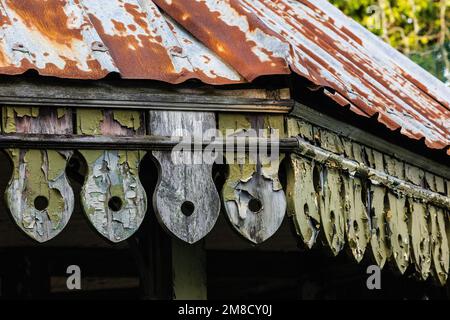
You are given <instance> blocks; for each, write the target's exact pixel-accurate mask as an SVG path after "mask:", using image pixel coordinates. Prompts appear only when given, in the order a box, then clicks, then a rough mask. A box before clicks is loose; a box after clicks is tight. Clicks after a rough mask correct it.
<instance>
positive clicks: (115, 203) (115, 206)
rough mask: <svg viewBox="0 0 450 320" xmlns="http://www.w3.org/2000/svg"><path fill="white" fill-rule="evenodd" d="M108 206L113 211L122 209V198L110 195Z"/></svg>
mask: <svg viewBox="0 0 450 320" xmlns="http://www.w3.org/2000/svg"><path fill="white" fill-rule="evenodd" d="M108 207H109V208H110V209H111V210H112V211H114V212H117V211H119V210H120V209H122V199H120V198H119V197H116V196H114V197H111V199H109V201H108Z"/></svg>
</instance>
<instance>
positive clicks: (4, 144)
mask: <svg viewBox="0 0 450 320" xmlns="http://www.w3.org/2000/svg"><path fill="white" fill-rule="evenodd" d="M262 143H264V144H267V147H268V148H271V147H278V148H279V150H280V152H284V153H295V154H298V155H300V156H302V157H306V158H308V159H310V160H314V161H315V162H318V163H323V164H325V165H327V166H330V167H334V168H339V169H341V170H343V171H347V172H348V173H349V174H350V175H355V176H359V177H362V178H365V179H369V180H370V181H371V183H372V184H379V185H383V186H386V187H387V188H389V189H391V190H394V191H396V192H398V193H401V194H405V195H408V196H411V197H413V198H415V199H420V200H422V201H424V202H428V203H431V204H433V205H436V206H438V207H442V208H445V209H448V210H450V198H449V197H446V196H443V195H441V194H439V193H436V192H433V191H430V190H427V189H424V188H422V187H420V186H417V185H414V184H412V183H409V182H407V181H405V180H402V179H399V178H397V177H394V176H391V175H388V174H386V173H385V172H382V171H378V170H375V169H373V168H370V167H368V166H366V165H364V164H362V163H359V162H356V161H354V160H350V159H348V158H345V157H343V156H341V155H338V154H335V153H332V152H329V151H326V150H324V149H322V148H320V147H317V146H314V145H312V144H310V143H309V142H307V141H305V140H303V139H301V138H299V137H296V138H282V139H280V140H279V141H278V142H274V141H271V140H270V139H265V138H237V139H234V140H233V141H231V143H230V142H229V141H228V140H227V141H224V140H222V139H216V140H214V141H202V143H201V146H200V145H199V144H198V143H196V142H195V141H192V142H190V141H187V140H186V139H185V138H182V137H176V138H173V137H161V136H141V137H139V136H134V137H122V136H117V137H107V136H78V135H53V134H52V135H42V134H38V135H36V134H26V135H24V134H3V135H0V148H5V149H7V148H24V149H54V150H73V149H98V150H108V149H110V150H163V151H164V150H166V151H168V150H172V148H174V147H175V146H186V147H188V146H191V147H192V146H193V147H194V150H197V149H200V148H205V147H206V146H210V147H216V148H218V150H225V147H226V150H230V145H232V146H233V148H234V150H235V151H241V150H242V151H244V150H245V151H250V150H254V146H257V145H258V144H262Z"/></svg>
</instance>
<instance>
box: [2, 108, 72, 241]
mask: <svg viewBox="0 0 450 320" xmlns="http://www.w3.org/2000/svg"><path fill="white" fill-rule="evenodd" d="M3 128H4V132H5V133H13V132H16V133H34V134H39V133H45V134H68V133H72V116H71V111H70V110H68V109H51V108H29V107H4V108H3ZM8 154H9V156H10V157H11V159H12V162H13V165H14V171H13V175H12V177H11V180H10V181H9V184H8V187H7V189H6V193H5V196H6V203H7V206H8V208H9V210H10V211H11V214H12V216H13V218H14V220H15V222H16V223H17V225H18V226H19V227H20V228H21V229H22V230H23V231H24V232H25V233H26V234H27V235H28V236H30V237H31V238H33V239H34V240H36V241H39V242H45V241H48V240H50V239H52V238H53V237H55V236H56V235H58V234H59V233H60V232H61V231H62V230H63V229H64V227H65V226H66V224H67V222H68V221H69V219H70V216H71V214H72V211H73V207H74V194H73V191H72V188H71V187H70V185H69V182H68V180H67V177H66V174H65V168H66V164H67V161H68V160H69V158H70V156H71V155H72V151H65V152H57V151H54V150H24V149H11V150H8Z"/></svg>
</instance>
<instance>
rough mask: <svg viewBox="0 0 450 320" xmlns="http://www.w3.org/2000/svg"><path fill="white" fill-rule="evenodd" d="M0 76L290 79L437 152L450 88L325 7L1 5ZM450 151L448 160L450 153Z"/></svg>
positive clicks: (190, 0)
mask: <svg viewBox="0 0 450 320" xmlns="http://www.w3.org/2000/svg"><path fill="white" fill-rule="evenodd" d="M0 5H1V7H0V23H1V25H2V28H1V29H0V73H3V74H20V73H23V72H24V71H26V70H28V69H36V70H38V72H39V73H40V74H41V75H52V76H58V77H65V78H80V79H99V78H102V77H104V76H105V75H106V74H108V73H110V72H118V73H120V75H121V76H122V77H123V78H133V79H152V80H161V81H166V82H169V83H179V82H182V81H185V80H187V79H191V78H197V79H200V80H201V81H203V82H205V83H209V84H228V83H236V82H244V81H252V80H253V79H255V78H256V77H258V76H262V75H273V74H289V73H290V72H291V70H292V71H294V72H296V73H298V74H299V75H301V76H303V77H306V78H307V79H309V80H310V81H312V82H313V83H315V84H316V85H319V86H323V87H325V89H326V90H325V93H326V94H327V95H329V96H330V97H331V98H333V99H334V100H335V101H337V102H338V103H339V104H341V105H350V108H351V110H353V111H354V112H356V113H358V114H360V115H364V116H374V115H377V118H378V120H379V122H381V123H383V124H385V125H386V126H387V127H389V128H390V129H393V130H394V129H399V128H400V130H401V132H402V133H403V134H405V135H407V136H408V137H410V138H413V139H421V138H424V139H425V143H426V144H427V146H429V147H431V148H438V149H440V148H444V147H446V146H448V145H449V144H450V90H449V89H448V88H447V87H445V85H444V84H443V83H441V82H440V81H439V80H437V79H436V78H434V77H433V76H431V75H429V74H428V73H427V72H426V71H424V70H422V69H421V68H420V67H418V66H417V65H415V64H414V63H413V62H411V61H410V60H409V59H407V58H406V57H404V56H403V55H401V54H400V53H398V52H397V51H396V50H394V49H393V48H391V47H390V46H388V45H387V44H385V43H383V42H382V41H381V40H380V39H378V38H377V37H376V36H374V35H372V34H371V33H370V32H369V31H367V30H365V29H364V28H363V27H361V26H360V25H358V24H357V23H355V22H354V21H353V20H351V19H349V18H347V17H346V16H345V15H344V14H342V13H341V12H340V11H339V10H338V9H336V8H335V7H333V6H332V5H331V4H329V3H328V2H327V1H325V0H222V1H217V0H153V1H151V0H98V1H88V0H47V1H38V0H29V1H26V0H14V1H13V0H0ZM449 153H450V151H449Z"/></svg>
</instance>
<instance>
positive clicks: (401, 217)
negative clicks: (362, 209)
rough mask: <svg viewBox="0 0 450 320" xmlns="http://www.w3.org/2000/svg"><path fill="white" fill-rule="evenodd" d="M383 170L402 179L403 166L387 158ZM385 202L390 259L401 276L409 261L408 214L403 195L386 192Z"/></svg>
mask: <svg viewBox="0 0 450 320" xmlns="http://www.w3.org/2000/svg"><path fill="white" fill-rule="evenodd" d="M384 158H385V169H386V171H387V173H389V174H391V175H393V176H396V177H399V178H404V173H403V172H404V164H403V163H402V162H400V161H398V160H396V159H393V158H391V157H389V156H385V157H384ZM387 195H388V197H387V199H386V202H385V207H386V221H387V225H388V230H389V233H388V234H389V240H390V244H391V250H392V255H391V259H392V260H393V262H394V266H395V267H396V268H397V270H398V271H399V272H400V273H401V274H403V273H405V271H406V269H407V268H408V265H409V261H410V246H411V242H410V240H409V230H408V224H409V221H410V214H411V212H410V211H409V209H408V207H407V203H406V199H405V197H404V195H401V194H397V195H396V194H394V193H393V192H391V191H389V192H388V194H387Z"/></svg>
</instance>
